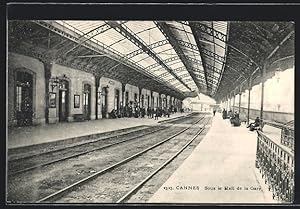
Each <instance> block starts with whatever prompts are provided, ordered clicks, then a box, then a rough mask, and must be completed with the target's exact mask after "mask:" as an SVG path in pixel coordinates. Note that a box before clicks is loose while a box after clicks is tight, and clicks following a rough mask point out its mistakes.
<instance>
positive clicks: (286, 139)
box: [280, 128, 295, 152]
mask: <svg viewBox="0 0 300 209" xmlns="http://www.w3.org/2000/svg"><path fill="white" fill-rule="evenodd" d="M294 139H295V138H294V130H293V129H291V128H283V129H282V130H281V141H280V142H281V144H283V145H284V146H287V147H288V148H290V149H291V151H292V152H294V146H295V140H294Z"/></svg>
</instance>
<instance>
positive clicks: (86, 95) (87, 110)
mask: <svg viewBox="0 0 300 209" xmlns="http://www.w3.org/2000/svg"><path fill="white" fill-rule="evenodd" d="M83 117H84V119H85V120H90V119H91V85H89V84H84V86H83Z"/></svg>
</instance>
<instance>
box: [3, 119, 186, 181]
mask: <svg viewBox="0 0 300 209" xmlns="http://www.w3.org/2000/svg"><path fill="white" fill-rule="evenodd" d="M188 120H191V118H181V119H178V120H175V122H173V123H172V124H168V122H167V123H166V124H168V125H167V126H162V125H158V126H154V127H148V128H144V129H141V130H140V129H139V130H137V131H131V132H128V133H125V134H120V135H117V136H111V137H106V138H100V139H96V140H92V141H88V142H85V143H80V144H75V145H71V146H67V147H62V148H59V149H55V150H50V151H47V152H43V153H38V154H34V155H31V156H26V157H22V158H17V159H14V160H11V161H9V163H8V175H10V176H12V175H17V174H22V173H24V172H27V171H31V170H34V169H39V168H41V167H43V166H47V165H51V164H54V163H58V162H61V161H65V160H68V159H71V158H75V157H78V156H81V155H85V154H88V153H91V152H95V151H99V150H102V149H106V148H109V147H111V146H114V145H118V144H121V143H124V142H127V141H130V140H134V139H138V138H140V137H143V136H145V135H148V134H152V133H154V132H158V131H162V130H165V129H168V128H170V127H172V126H173V125H174V124H177V123H182V122H184V121H188ZM172 121H173V120H172ZM108 140H109V142H110V143H109V144H107V141H108ZM60 156H63V157H60ZM49 159H51V160H49Z"/></svg>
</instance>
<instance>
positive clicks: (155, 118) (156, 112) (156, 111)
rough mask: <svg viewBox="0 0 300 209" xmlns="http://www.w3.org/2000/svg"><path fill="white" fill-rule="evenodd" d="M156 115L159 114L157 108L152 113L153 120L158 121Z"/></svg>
mask: <svg viewBox="0 0 300 209" xmlns="http://www.w3.org/2000/svg"><path fill="white" fill-rule="evenodd" d="M158 114H159V110H158V108H156V109H155V113H154V120H158Z"/></svg>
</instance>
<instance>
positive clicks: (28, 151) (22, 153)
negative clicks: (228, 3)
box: [8, 113, 199, 162]
mask: <svg viewBox="0 0 300 209" xmlns="http://www.w3.org/2000/svg"><path fill="white" fill-rule="evenodd" d="M195 115H199V113H191V114H189V115H185V116H180V117H177V118H172V119H167V120H164V121H160V122H159V123H160V124H158V125H163V124H169V123H172V122H173V123H178V122H182V121H185V120H188V119H189V118H190V117H193V116H195ZM147 128H149V126H146V125H141V126H136V127H130V128H125V129H120V130H114V131H110V132H104V133H101V134H91V135H87V136H79V137H73V138H70V139H64V140H59V141H54V142H45V143H42V144H36V145H29V146H26V147H17V148H12V149H9V150H8V162H14V161H17V160H21V159H25V158H30V157H33V156H35V155H36V156H38V155H40V154H45V153H51V152H55V151H58V150H60V149H64V148H67V147H73V146H76V145H78V146H80V145H82V144H84V143H86V142H90V141H94V140H98V139H102V140H105V139H109V138H111V137H118V136H121V135H124V134H130V133H134V132H136V131H143V130H145V129H147ZM99 135H100V136H99Z"/></svg>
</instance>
